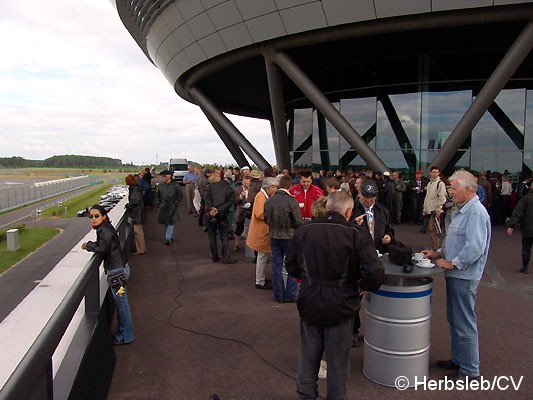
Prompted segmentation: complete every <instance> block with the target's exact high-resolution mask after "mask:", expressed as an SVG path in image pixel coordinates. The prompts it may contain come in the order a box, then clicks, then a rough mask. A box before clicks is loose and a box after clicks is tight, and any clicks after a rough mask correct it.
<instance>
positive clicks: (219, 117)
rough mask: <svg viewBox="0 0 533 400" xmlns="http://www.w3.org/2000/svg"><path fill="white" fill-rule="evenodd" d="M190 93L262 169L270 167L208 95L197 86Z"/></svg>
mask: <svg viewBox="0 0 533 400" xmlns="http://www.w3.org/2000/svg"><path fill="white" fill-rule="evenodd" d="M189 93H190V94H191V96H192V97H193V98H194V101H195V102H196V104H198V105H200V107H201V108H202V109H203V110H206V111H207V112H208V113H209V115H211V116H212V117H213V119H214V120H215V121H216V122H217V124H218V125H219V126H220V127H221V128H222V129H223V130H224V131H225V132H226V133H227V134H228V135H229V137H230V138H231V140H232V141H233V142H234V143H235V144H237V145H238V146H240V148H241V149H242V150H243V151H244V152H245V153H246V154H247V155H248V157H250V158H251V159H252V161H253V162H254V163H255V165H257V166H258V167H259V168H261V169H265V168H266V167H269V166H270V164H269V163H268V162H267V161H266V160H265V159H264V157H263V156H262V155H261V154H260V153H259V152H258V151H257V149H256V148H255V147H254V146H253V145H252V144H251V143H250V142H249V141H248V139H246V138H245V137H244V135H243V134H242V133H241V132H240V131H239V130H238V129H237V128H236V127H235V125H233V123H232V122H231V121H230V120H229V119H228V117H226V116H225V115H224V114H223V113H222V112H221V111H220V110H219V109H218V108H217V107H216V106H215V105H214V104H213V102H212V101H211V100H209V98H208V97H207V96H205V95H204V94H203V93H202V91H201V90H200V89H198V88H197V87H191V88H189Z"/></svg>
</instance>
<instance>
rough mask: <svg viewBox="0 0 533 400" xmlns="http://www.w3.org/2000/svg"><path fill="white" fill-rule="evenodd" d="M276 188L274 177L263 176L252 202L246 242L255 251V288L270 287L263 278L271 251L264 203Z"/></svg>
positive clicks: (268, 288)
mask: <svg viewBox="0 0 533 400" xmlns="http://www.w3.org/2000/svg"><path fill="white" fill-rule="evenodd" d="M276 190H278V181H277V180H276V178H265V179H264V180H263V182H262V185H261V191H260V192H259V193H257V195H256V196H255V199H254V202H253V204H254V205H253V209H252V218H251V220H250V228H249V230H248V236H247V238H246V244H247V245H248V247H250V248H252V249H254V250H255V251H257V263H256V266H255V288H256V289H264V290H270V289H272V286H271V285H270V284H269V283H267V282H266V280H265V267H266V265H267V264H268V262H269V260H270V253H271V252H272V251H271V249H270V238H269V236H268V225H267V224H266V223H265V203H266V201H267V199H268V198H269V197H270V196H272V195H273V194H274V193H276ZM248 200H250V199H248Z"/></svg>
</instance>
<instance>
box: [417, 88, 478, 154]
mask: <svg viewBox="0 0 533 400" xmlns="http://www.w3.org/2000/svg"><path fill="white" fill-rule="evenodd" d="M471 103H472V92H471V91H470V90H464V91H460V92H424V93H422V126H421V135H420V148H421V149H422V150H428V151H430V152H436V151H437V150H439V149H440V148H441V147H442V146H443V145H444V143H445V142H446V140H447V139H448V137H449V136H450V134H451V133H452V130H453V128H455V126H456V125H457V123H458V122H459V120H460V119H461V117H462V116H463V115H464V113H465V111H466V110H467V109H468V107H469V106H470V104H471ZM422 162H425V160H422Z"/></svg>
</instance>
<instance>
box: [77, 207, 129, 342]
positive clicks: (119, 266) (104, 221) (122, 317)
mask: <svg viewBox="0 0 533 400" xmlns="http://www.w3.org/2000/svg"><path fill="white" fill-rule="evenodd" d="M89 218H90V219H91V226H92V228H93V229H94V230H96V242H91V241H89V242H85V243H83V244H82V245H81V248H82V249H83V250H87V251H91V252H93V253H96V254H99V255H100V256H102V258H103V261H104V270H105V273H106V275H107V280H108V281H109V284H110V289H111V293H112V295H113V298H114V299H115V304H116V306H117V329H116V331H115V332H114V333H113V334H112V336H113V345H114V346H121V345H124V344H129V343H131V342H133V340H134V337H133V321H132V318H131V311H130V305H129V303H128V294H127V293H126V283H127V280H128V278H129V275H130V266H129V265H128V263H127V262H125V259H124V255H123V254H122V250H121V248H120V241H119V238H118V234H117V231H116V230H115V228H114V227H113V225H111V221H110V220H109V217H108V216H107V211H106V210H105V208H104V207H102V206H101V205H98V204H96V205H94V206H92V207H91V208H90V209H89Z"/></svg>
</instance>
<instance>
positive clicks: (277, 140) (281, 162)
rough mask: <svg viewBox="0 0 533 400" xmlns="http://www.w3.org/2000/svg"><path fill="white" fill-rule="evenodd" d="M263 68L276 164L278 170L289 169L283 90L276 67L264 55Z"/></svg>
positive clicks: (266, 55)
mask: <svg viewBox="0 0 533 400" xmlns="http://www.w3.org/2000/svg"><path fill="white" fill-rule="evenodd" d="M264 57H265V67H266V72H267V79H268V91H269V93H270V108H271V111H272V121H271V122H270V125H271V129H272V139H273V141H274V151H275V153H276V163H277V165H278V168H279V169H280V170H282V169H284V168H287V169H290V168H291V157H290V152H289V138H288V136H287V125H286V123H287V120H286V118H285V106H284V100H283V89H282V82H281V76H280V71H279V68H278V66H277V65H275V64H273V63H272V61H271V59H270V56H269V55H268V54H265V56H264Z"/></svg>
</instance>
